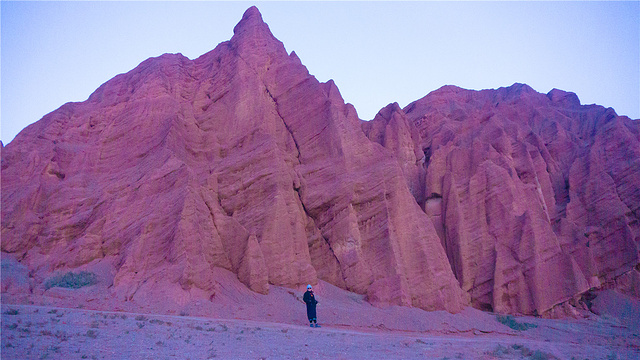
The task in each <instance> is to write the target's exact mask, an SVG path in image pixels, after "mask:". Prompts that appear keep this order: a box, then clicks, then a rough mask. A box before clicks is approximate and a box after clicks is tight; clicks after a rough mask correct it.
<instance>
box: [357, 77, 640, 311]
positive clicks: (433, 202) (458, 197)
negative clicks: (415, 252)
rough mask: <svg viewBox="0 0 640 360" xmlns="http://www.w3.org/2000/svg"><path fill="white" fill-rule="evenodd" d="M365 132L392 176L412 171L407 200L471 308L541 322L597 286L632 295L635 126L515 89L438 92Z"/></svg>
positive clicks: (637, 157)
mask: <svg viewBox="0 0 640 360" xmlns="http://www.w3.org/2000/svg"><path fill="white" fill-rule="evenodd" d="M390 113H391V114H392V115H389V114H390ZM373 123H374V124H363V129H364V131H365V132H366V133H367V134H368V136H369V137H370V138H371V140H373V141H376V142H378V143H380V144H382V145H384V146H385V147H387V148H388V149H389V150H391V151H393V152H394V153H395V154H396V158H397V159H398V161H399V162H400V164H401V166H402V167H403V169H414V168H416V167H418V168H419V167H420V165H421V164H424V169H425V171H426V175H425V181H424V183H423V188H422V189H417V190H415V189H414V195H415V196H416V200H417V201H418V202H421V200H422V198H421V197H420V196H421V195H420V194H424V200H423V202H421V203H420V204H421V205H422V207H423V209H425V212H426V213H427V214H428V215H429V216H430V218H431V219H432V221H433V223H434V225H435V227H436V231H437V233H438V235H439V237H440V239H441V241H442V244H443V246H444V248H445V250H446V253H447V256H448V258H449V262H450V263H451V267H452V269H453V271H454V273H455V275H456V277H457V279H458V280H459V282H460V286H461V287H462V289H463V290H464V291H465V292H467V293H469V294H470V296H471V304H472V305H473V306H475V307H477V308H480V309H490V310H494V311H497V312H503V313H524V314H535V313H538V314H542V313H549V312H550V311H551V310H552V309H553V308H554V306H555V305H558V304H561V303H564V302H566V301H567V300H573V299H574V298H576V296H579V294H581V293H583V292H585V291H587V290H588V289H590V288H593V287H599V286H601V285H603V284H604V283H609V284H616V283H617V285H619V286H622V287H624V288H626V289H627V292H628V293H632V294H635V295H636V296H637V295H638V294H637V293H638V289H640V282H638V279H639V276H638V275H639V273H638V271H637V269H638V264H639V263H640V256H639V246H640V245H639V244H640V227H639V220H640V123H639V122H638V121H632V120H630V119H628V118H626V117H619V116H617V115H616V113H615V112H614V111H613V110H612V109H605V108H603V107H601V106H595V105H589V106H581V105H580V102H579V100H578V98H577V96H576V95H575V94H573V93H567V92H563V91H560V90H552V91H551V92H549V94H547V95H544V94H540V93H537V92H535V91H534V90H533V89H531V88H530V87H528V86H526V85H522V84H515V85H513V86H511V87H508V88H501V89H498V90H483V91H470V90H464V89H460V88H457V87H453V86H445V87H443V88H441V89H439V90H437V91H434V92H433V93H431V94H429V95H427V96H426V97H424V98H422V99H420V100H418V101H416V102H414V103H411V104H409V105H408V106H407V107H406V108H404V109H399V107H397V106H392V105H390V106H389V107H387V108H385V109H383V110H382V111H381V112H380V113H379V114H378V116H376V118H375V119H374V121H373ZM398 123H401V124H402V125H401V126H399V125H397V124H398ZM414 128H415V129H417V131H418V133H419V140H418V141H415V140H412V139H415V136H413V137H411V136H410V134H411V133H412V131H413V129H414ZM376 129H378V130H376ZM400 138H402V139H404V140H402V141H391V142H390V141H389V140H388V139H400ZM399 144H401V145H399ZM418 150H420V152H422V153H423V154H424V159H419V156H416V157H413V156H406V154H413V153H415V154H418ZM402 154H405V155H402ZM404 173H405V176H406V177H407V183H409V184H412V183H415V182H416V180H415V179H416V178H417V177H416V176H415V175H413V172H411V171H406V170H405V172H404ZM634 267H635V269H634ZM553 311H560V310H558V309H556V310H553Z"/></svg>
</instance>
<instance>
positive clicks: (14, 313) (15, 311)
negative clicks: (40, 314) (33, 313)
mask: <svg viewBox="0 0 640 360" xmlns="http://www.w3.org/2000/svg"><path fill="white" fill-rule="evenodd" d="M19 313H20V312H19V311H18V310H17V309H9V310H7V311H5V312H4V314H5V315H18V314H19Z"/></svg>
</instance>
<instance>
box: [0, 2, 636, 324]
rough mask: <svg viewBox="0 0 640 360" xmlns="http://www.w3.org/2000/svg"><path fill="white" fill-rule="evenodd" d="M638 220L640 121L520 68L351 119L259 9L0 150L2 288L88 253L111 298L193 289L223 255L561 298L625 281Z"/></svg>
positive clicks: (548, 308) (282, 267)
mask: <svg viewBox="0 0 640 360" xmlns="http://www.w3.org/2000/svg"><path fill="white" fill-rule="evenodd" d="M639 224H640V125H639V122H638V121H632V120H630V119H628V118H626V117H620V116H618V115H617V114H616V113H615V112H614V111H613V110H612V109H605V108H603V107H600V106H595V105H589V106H582V105H580V102H579V100H578V98H577V96H576V95H575V94H572V93H568V92H563V91H560V90H552V91H551V92H549V93H548V94H546V95H545V94H540V93H537V92H535V91H534V90H533V89H531V88H530V87H528V86H526V85H521V84H515V85H513V86H511V87H508V88H501V89H498V90H483V91H470V90H463V89H460V88H457V87H453V86H445V87H443V88H441V89H439V90H437V91H434V92H432V93H431V94H429V95H427V96H426V97H424V98H422V99H420V100H417V101H415V102H414V103H411V104H409V105H408V106H407V107H405V108H404V109H401V108H400V106H399V105H398V104H395V103H394V104H390V105H389V106H387V107H385V108H383V109H382V110H380V112H379V113H378V115H377V116H376V117H375V119H373V120H372V121H370V122H364V121H361V120H360V119H358V116H357V114H356V111H355V109H354V108H353V106H351V105H350V104H345V102H344V100H343V99H342V97H341V95H340V92H339V91H338V88H337V86H336V85H335V84H334V83H333V81H329V82H327V83H320V82H318V81H317V80H316V79H315V78H314V77H313V76H311V75H309V72H308V71H307V69H306V68H305V66H304V65H302V63H301V61H300V59H299V58H298V57H297V56H296V54H295V53H294V52H292V53H290V54H289V53H287V51H286V50H285V48H284V46H283V44H282V43H281V42H279V41H278V40H277V39H276V38H275V37H274V36H273V35H272V34H271V32H270V30H269V28H268V26H267V25H266V24H265V23H264V22H263V20H262V17H261V15H260V13H259V12H258V10H257V9H256V8H255V7H252V8H250V9H249V10H247V12H246V13H245V14H244V16H243V17H242V20H241V21H240V23H239V24H238V25H237V26H236V27H235V29H234V36H233V37H232V39H231V40H230V41H227V42H224V43H222V44H220V45H218V46H217V47H216V48H215V49H214V50H212V51H211V52H209V53H207V54H204V55H202V56H201V57H199V58H197V59H195V60H189V59H188V58H186V57H184V56H182V55H180V54H165V55H162V56H160V57H157V58H152V59H148V60H146V61H144V62H143V63H141V64H140V65H139V66H138V67H136V68H135V69H133V70H132V71H130V72H128V73H126V74H122V75H118V76H116V77H115V78H113V79H111V80H110V81H108V82H107V83H105V84H104V85H102V86H101V87H100V88H98V89H97V90H96V91H95V92H94V93H93V94H92V95H91V96H90V97H89V99H88V100H87V101H85V102H81V103H69V104H65V105H63V106H62V107H61V108H59V109H58V110H56V111H54V112H52V113H50V114H48V115H46V116H45V117H44V118H43V119H41V120H40V121H38V122H36V123H34V124H33V125H31V126H29V127H28V128H26V129H25V130H23V131H22V132H21V133H20V134H19V135H18V136H17V137H16V139H15V140H14V141H12V142H11V143H10V144H8V145H7V146H6V147H2V252H3V260H2V261H3V264H4V262H11V263H10V264H9V265H11V268H12V269H17V270H16V271H15V273H16V274H18V273H19V274H20V275H21V276H22V275H24V274H29V277H30V278H29V280H28V281H13V280H11V281H6V282H5V281H4V280H3V284H2V291H3V292H11V291H14V292H16V291H17V292H20V291H21V292H25V291H32V290H34V289H36V290H39V291H43V289H42V287H43V286H42V284H43V282H44V280H45V279H46V278H47V277H48V276H50V275H51V273H52V272H56V271H67V270H72V269H77V268H85V267H87V266H98V267H99V268H100V269H107V270H105V271H104V272H112V273H113V279H112V280H109V284H108V285H109V286H111V287H110V288H111V290H112V292H113V295H114V296H117V298H118V299H122V300H131V299H133V300H138V299H139V300H146V299H153V301H157V299H158V298H159V297H158V296H157V295H158V294H160V295H161V297H160V298H161V299H166V300H167V301H173V302H177V303H185V302H188V301H190V300H192V299H196V298H197V299H202V298H205V299H207V298H209V299H212V298H214V297H215V289H216V286H217V279H216V275H215V274H217V273H219V272H218V271H216V268H224V269H227V270H230V271H232V272H233V273H235V274H236V275H237V277H238V279H239V280H240V281H242V282H243V283H244V284H245V285H246V286H248V287H249V288H250V289H252V290H254V291H256V292H258V293H263V294H264V293H267V292H268V291H269V286H270V284H275V285H282V286H288V287H297V286H299V285H304V284H307V283H312V284H315V283H316V281H317V279H318V278H320V279H323V280H326V281H328V282H330V283H332V284H335V285H337V286H339V287H342V288H345V289H348V290H351V291H354V292H357V293H361V294H366V295H367V298H368V299H369V301H371V302H374V303H379V304H396V305H407V306H416V307H420V308H423V309H428V310H433V309H446V310H449V311H457V310H459V309H460V308H461V307H462V306H464V305H467V304H471V305H473V306H475V307H477V308H480V309H486V310H494V311H498V312H503V313H525V314H535V313H538V314H543V313H550V312H551V313H553V312H554V311H556V310H554V307H555V306H556V305H558V304H562V303H566V302H567V301H568V300H572V301H573V300H575V299H576V297H579V296H580V294H582V293H584V292H585V291H587V290H589V289H591V288H593V287H600V286H616V287H618V288H619V289H622V290H624V291H625V292H627V293H628V294H631V295H634V296H638V294H639V290H638V289H640V272H639V271H638V270H640V265H639V263H640V253H639V247H640V245H639V243H640V225H639ZM13 259H18V260H19V263H14V260H13ZM96 264H97V265H96ZM3 276H4V274H3ZM7 276H8V277H7V279H13V277H11V276H13V275H12V274H8V275H7ZM15 277H16V278H18V276H15ZM22 277H24V276H22ZM22 277H21V278H22ZM3 279H4V278H3ZM5 283H6V284H5ZM573 303H574V304H575V301H573ZM556 309H557V308H556Z"/></svg>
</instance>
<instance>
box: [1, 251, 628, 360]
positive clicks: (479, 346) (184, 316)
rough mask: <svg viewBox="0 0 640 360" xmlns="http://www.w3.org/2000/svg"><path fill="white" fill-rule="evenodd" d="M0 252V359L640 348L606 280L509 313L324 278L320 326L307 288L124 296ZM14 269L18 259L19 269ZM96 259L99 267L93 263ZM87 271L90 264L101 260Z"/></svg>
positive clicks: (531, 353)
mask: <svg viewBox="0 0 640 360" xmlns="http://www.w3.org/2000/svg"><path fill="white" fill-rule="evenodd" d="M7 264H9V265H10V264H11V263H10V262H5V261H4V259H3V273H2V277H3V292H2V298H1V302H2V306H1V310H2V323H1V327H0V331H1V335H2V336H1V338H2V339H1V340H2V341H1V348H0V358H1V359H3V360H4V359H25V360H26V359H65V360H70V359H192V360H195V359H256V360H257V359H299V360H303V359H309V360H311V359H367V360H369V359H440V360H443V359H451V360H452V359H535V360H544V359H568V360H573V359H580V360H584V359H591V360H594V359H634V360H637V359H640V302H638V301H637V300H636V299H632V298H628V297H626V296H624V295H621V294H618V293H617V292H615V291H613V290H608V291H605V292H602V293H601V294H599V296H598V297H597V298H596V299H595V300H594V306H593V308H594V309H597V312H598V314H599V315H596V314H594V313H590V312H586V313H583V317H582V318H580V319H562V320H552V319H541V318H534V317H513V319H512V321H513V322H516V323H519V324H525V323H527V324H532V325H533V326H531V327H530V328H528V329H526V330H514V329H512V328H510V327H509V326H506V325H504V324H502V323H500V322H499V321H498V320H497V316H496V314H491V313H487V312H482V311H479V310H476V309H473V308H466V309H465V310H464V311H462V312H461V313H458V314H450V313H447V312H444V311H433V312H427V311H423V310H420V309H415V308H407V307H398V306H388V307H380V306H377V307H376V306H372V305H371V304H369V303H368V302H366V301H365V300H364V297H363V296H362V295H357V294H354V293H350V292H347V291H344V290H342V289H339V288H336V287H335V286H332V285H330V284H328V283H325V282H320V283H319V284H318V285H317V286H314V289H315V292H316V296H317V299H318V301H319V304H318V318H319V321H320V323H321V324H322V327H321V328H310V327H309V326H308V323H307V319H306V311H305V305H304V303H303V302H302V294H303V292H304V289H303V288H300V289H288V288H282V287H277V286H272V287H271V290H270V292H269V294H268V295H260V294H256V293H253V292H251V291H250V290H248V289H247V288H246V287H245V286H244V285H242V284H241V283H239V282H238V281H237V278H236V277H235V275H233V274H232V273H229V272H225V271H222V272H221V273H220V274H218V276H217V278H218V279H220V281H219V283H218V284H217V285H216V291H215V294H214V295H213V296H210V295H207V296H204V295H202V294H198V293H193V294H190V295H189V296H186V297H183V298H176V296H175V294H176V293H179V292H174V293H171V292H166V291H167V290H166V289H170V287H168V286H160V285H159V284H153V286H152V287H151V289H162V291H163V293H154V292H153V291H147V292H144V293H140V294H137V295H136V296H133V297H131V298H123V297H121V296H120V295H118V294H115V293H113V291H111V289H110V286H111V283H110V281H102V280H100V281H99V283H98V284H96V285H93V286H87V287H83V288H80V289H64V288H57V287H54V288H51V289H48V290H45V289H44V288H43V287H42V286H40V285H38V284H37V283H36V285H34V284H33V283H31V285H29V282H30V281H32V280H29V279H30V278H27V277H25V276H26V273H25V275H24V276H22V277H21V276H17V275H15V274H17V273H21V272H23V271H22V270H20V269H19V268H16V267H14V268H11V267H10V266H7ZM15 269H18V270H20V271H19V272H18V271H14V270H15ZM98 270H99V269H98ZM98 270H94V271H96V272H97V271H98Z"/></svg>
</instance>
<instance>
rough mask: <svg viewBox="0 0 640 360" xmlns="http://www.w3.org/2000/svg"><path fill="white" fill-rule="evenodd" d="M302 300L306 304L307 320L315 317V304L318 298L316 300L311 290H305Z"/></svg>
mask: <svg viewBox="0 0 640 360" xmlns="http://www.w3.org/2000/svg"><path fill="white" fill-rule="evenodd" d="M302 300H304V303H305V304H307V317H308V318H309V320H311V319H315V318H316V304H317V303H318V300H316V297H315V295H314V294H313V291H311V290H307V292H305V293H304V296H303V297H302Z"/></svg>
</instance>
